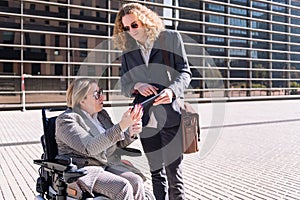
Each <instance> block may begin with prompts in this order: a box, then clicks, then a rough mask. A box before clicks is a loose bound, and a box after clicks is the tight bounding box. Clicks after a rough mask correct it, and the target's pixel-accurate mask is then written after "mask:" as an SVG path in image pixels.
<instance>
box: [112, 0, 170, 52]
mask: <svg viewBox="0 0 300 200" xmlns="http://www.w3.org/2000/svg"><path fill="white" fill-rule="evenodd" d="M128 14H134V15H135V16H136V17H137V18H138V20H139V21H140V22H141V23H142V24H143V25H144V26H145V27H146V30H147V35H148V39H149V40H150V41H151V42H153V41H154V40H155V39H156V38H157V37H158V35H159V33H160V32H161V31H163V30H164V29H165V26H164V23H163V21H162V19H161V18H160V17H159V16H158V15H157V14H156V13H155V12H153V11H152V10H150V9H149V8H147V7H146V6H143V5H141V4H139V3H127V4H124V5H123V6H122V7H121V8H120V9H119V12H118V14H117V16H116V20H115V27H114V33H113V42H114V46H115V47H116V48H118V49H121V50H126V42H127V38H126V33H125V34H124V30H123V23H122V18H123V17H124V16H125V15H128Z"/></svg>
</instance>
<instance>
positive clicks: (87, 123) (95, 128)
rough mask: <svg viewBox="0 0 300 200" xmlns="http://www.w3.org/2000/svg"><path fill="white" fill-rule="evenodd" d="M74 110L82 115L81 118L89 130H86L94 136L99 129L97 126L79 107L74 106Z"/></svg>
mask: <svg viewBox="0 0 300 200" xmlns="http://www.w3.org/2000/svg"><path fill="white" fill-rule="evenodd" d="M74 111H75V112H76V113H78V114H79V115H80V116H81V117H82V119H83V121H84V122H85V124H86V125H87V127H89V128H90V130H88V131H89V133H90V134H91V135H93V136H96V135H97V134H98V133H99V131H98V129H97V127H96V126H95V125H94V123H93V122H92V121H91V120H90V119H88V118H87V116H86V115H85V114H84V113H83V112H82V111H81V110H80V108H74Z"/></svg>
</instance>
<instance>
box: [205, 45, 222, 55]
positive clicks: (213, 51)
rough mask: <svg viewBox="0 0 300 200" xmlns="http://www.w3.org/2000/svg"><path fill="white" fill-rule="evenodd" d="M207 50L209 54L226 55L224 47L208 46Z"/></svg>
mask: <svg viewBox="0 0 300 200" xmlns="http://www.w3.org/2000/svg"><path fill="white" fill-rule="evenodd" d="M206 52H207V53H208V55H215V56H225V55H226V51H225V49H224V48H213V47H207V48H206Z"/></svg>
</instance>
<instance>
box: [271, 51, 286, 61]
mask: <svg viewBox="0 0 300 200" xmlns="http://www.w3.org/2000/svg"><path fill="white" fill-rule="evenodd" d="M272 59H274V60H286V59H287V54H286V53H272Z"/></svg>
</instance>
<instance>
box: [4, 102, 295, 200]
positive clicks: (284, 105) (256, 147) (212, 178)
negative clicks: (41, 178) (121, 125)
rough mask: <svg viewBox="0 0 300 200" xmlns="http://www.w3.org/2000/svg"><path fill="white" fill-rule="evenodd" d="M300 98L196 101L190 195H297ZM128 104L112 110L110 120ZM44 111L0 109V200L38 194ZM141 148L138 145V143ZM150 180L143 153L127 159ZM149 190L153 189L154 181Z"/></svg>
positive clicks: (187, 167)
mask: <svg viewBox="0 0 300 200" xmlns="http://www.w3.org/2000/svg"><path fill="white" fill-rule="evenodd" d="M299 103H300V100H282V101H255V102H232V103H212V104H199V105H197V108H198V111H199V113H200V115H201V131H202V132H201V139H202V141H201V143H200V146H201V148H202V151H201V152H200V153H196V154H191V155H186V156H185V159H184V168H183V170H184V181H185V185H186V199H189V200H194V199H276V200H277V199H287V200H292V199H293V200H299V199H300V145H299V144H300V133H299V130H300V106H299ZM124 109H126V108H114V110H111V109H110V108H108V111H109V112H111V115H112V117H113V119H116V120H117V119H119V117H120V116H119V113H120V112H121V111H123V110H124ZM41 134H42V123H41V112H40V110H28V111H25V112H21V111H1V112H0V200H2V199H3V200H14V199H16V200H23V199H28V200H29V199H31V200H32V199H34V196H35V195H36V192H35V181H36V178H37V177H38V166H36V165H34V164H33V159H38V158H39V157H40V155H41V152H42V148H41V145H40V144H39V138H40V135H41ZM133 146H135V147H138V148H139V147H140V144H139V142H135V143H134V144H133ZM130 159H131V161H132V162H133V163H134V164H135V165H136V166H137V167H138V168H140V169H141V170H142V171H143V172H144V173H145V175H146V176H147V177H148V179H149V178H150V174H149V172H148V168H147V164H146V163H147V162H146V159H145V157H144V156H142V157H136V158H130ZM145 184H146V187H149V188H150V187H151V183H150V180H148V181H147V182H146V183H145Z"/></svg>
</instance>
